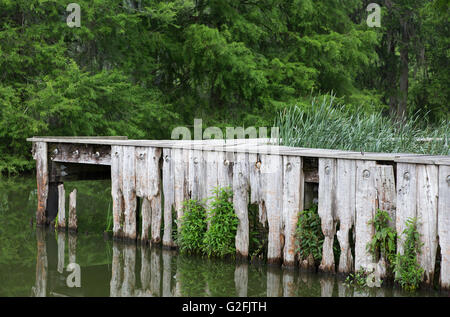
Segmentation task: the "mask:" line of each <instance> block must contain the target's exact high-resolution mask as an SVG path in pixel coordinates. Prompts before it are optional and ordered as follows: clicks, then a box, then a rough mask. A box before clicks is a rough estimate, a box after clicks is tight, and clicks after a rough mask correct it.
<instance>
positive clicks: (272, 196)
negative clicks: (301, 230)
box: [261, 155, 284, 264]
mask: <svg viewBox="0 0 450 317" xmlns="http://www.w3.org/2000/svg"><path fill="white" fill-rule="evenodd" d="M261 174H262V177H263V187H262V188H263V197H264V206H265V208H266V213H267V220H268V224H269V241H268V250H267V262H268V263H269V264H277V263H279V262H280V260H281V252H282V247H283V244H284V241H282V239H284V237H283V236H282V234H281V215H282V209H283V205H282V200H281V199H280V197H282V195H283V194H282V189H283V160H282V157H281V156H280V155H263V156H262V157H261Z"/></svg>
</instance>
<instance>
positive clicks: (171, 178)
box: [162, 149, 183, 247]
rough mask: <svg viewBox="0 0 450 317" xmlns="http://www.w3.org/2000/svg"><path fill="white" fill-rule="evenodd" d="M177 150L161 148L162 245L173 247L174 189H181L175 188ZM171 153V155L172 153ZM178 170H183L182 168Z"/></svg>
mask: <svg viewBox="0 0 450 317" xmlns="http://www.w3.org/2000/svg"><path fill="white" fill-rule="evenodd" d="M177 151H180V150H172V149H163V167H162V178H163V196H164V234H163V245H164V246H167V247H173V246H174V242H173V239H172V209H173V208H174V207H175V206H174V205H175V190H176V189H177V190H182V189H181V188H179V187H178V188H176V189H175V184H174V182H175V180H176V174H175V171H176V169H177V164H179V163H178V160H179V157H178V156H177ZM172 153H173V155H172ZM180 172H183V171H182V170H181V171H180Z"/></svg>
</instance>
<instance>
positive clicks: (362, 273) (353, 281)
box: [344, 268, 370, 288]
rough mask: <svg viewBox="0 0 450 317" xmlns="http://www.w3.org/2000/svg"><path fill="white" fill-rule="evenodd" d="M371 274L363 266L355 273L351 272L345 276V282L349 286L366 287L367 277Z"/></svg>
mask: <svg viewBox="0 0 450 317" xmlns="http://www.w3.org/2000/svg"><path fill="white" fill-rule="evenodd" d="M369 274H370V273H368V272H366V270H364V268H361V269H359V270H358V271H356V272H355V273H349V274H348V275H347V277H346V278H345V281H344V284H345V285H346V286H347V287H350V286H355V287H357V288H365V287H367V277H368V275H369Z"/></svg>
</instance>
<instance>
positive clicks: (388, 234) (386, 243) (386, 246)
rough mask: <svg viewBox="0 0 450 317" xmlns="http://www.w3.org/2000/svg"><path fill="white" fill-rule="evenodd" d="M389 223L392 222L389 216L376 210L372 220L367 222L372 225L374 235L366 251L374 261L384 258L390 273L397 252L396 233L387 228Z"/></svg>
mask: <svg viewBox="0 0 450 317" xmlns="http://www.w3.org/2000/svg"><path fill="white" fill-rule="evenodd" d="M389 221H392V219H391V217H390V216H389V214H388V213H387V212H386V211H383V210H380V209H378V210H377V213H376V214H375V217H374V219H373V220H372V221H370V222H369V223H370V224H373V225H374V227H375V234H374V236H373V238H372V240H371V241H370V242H369V243H368V244H367V249H368V250H369V252H370V253H371V254H372V255H374V256H375V258H376V260H378V259H379V258H380V257H384V258H385V260H387V263H388V269H389V270H390V271H392V266H393V264H394V263H395V259H396V252H397V247H396V242H397V233H396V231H395V230H394V229H393V228H391V227H389Z"/></svg>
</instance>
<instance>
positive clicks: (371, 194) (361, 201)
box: [355, 161, 377, 271]
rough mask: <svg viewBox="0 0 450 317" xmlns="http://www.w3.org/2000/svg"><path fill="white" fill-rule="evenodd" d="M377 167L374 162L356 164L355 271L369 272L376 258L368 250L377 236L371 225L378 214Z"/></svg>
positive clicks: (358, 162)
mask: <svg viewBox="0 0 450 317" xmlns="http://www.w3.org/2000/svg"><path fill="white" fill-rule="evenodd" d="M375 165H376V162H374V161H357V162H356V199H355V208H356V217H355V233H356V241H355V271H358V270H359V269H364V270H367V269H368V268H369V266H370V265H373V264H374V258H373V256H372V254H371V253H370V252H369V251H368V250H367V244H368V243H369V242H370V241H371V240H372V238H373V236H374V234H375V228H374V226H373V224H371V223H370V222H371V221H372V220H373V218H374V216H375V212H376V210H375V207H376V198H377V192H376V188H375V173H376V168H375Z"/></svg>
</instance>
